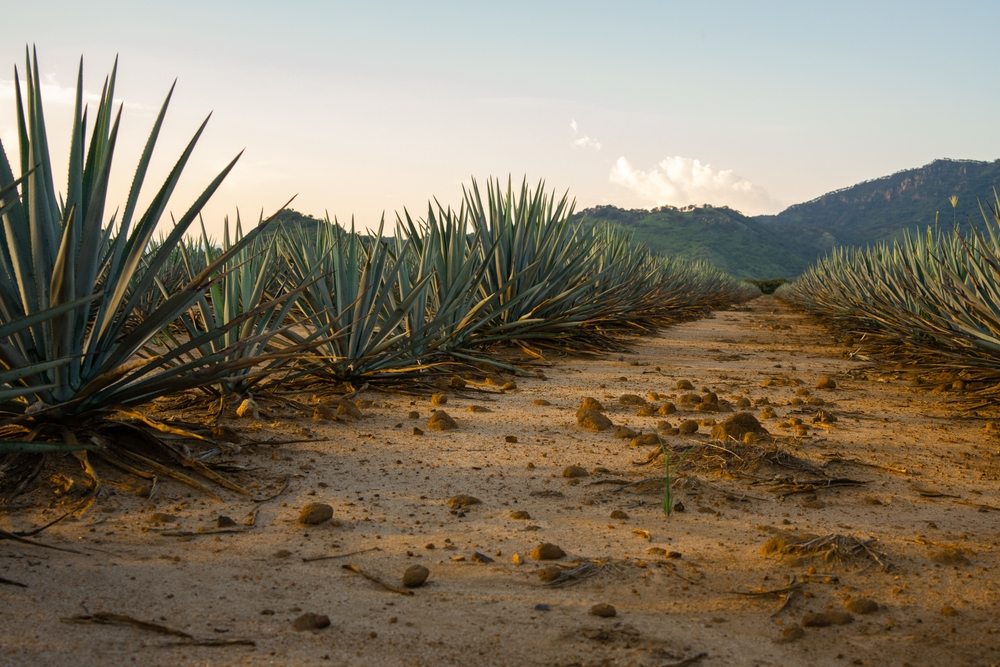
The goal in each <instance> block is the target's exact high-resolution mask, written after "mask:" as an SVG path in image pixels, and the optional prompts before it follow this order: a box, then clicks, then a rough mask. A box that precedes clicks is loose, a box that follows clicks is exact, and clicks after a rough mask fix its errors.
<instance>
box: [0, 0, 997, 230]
mask: <svg viewBox="0 0 1000 667" xmlns="http://www.w3.org/2000/svg"><path fill="white" fill-rule="evenodd" d="M755 5H756V6H749V5H748V3H738V2H712V3H701V4H699V5H698V6H687V5H685V4H675V3H659V2H631V3H625V4H622V5H617V6H615V7H614V8H611V7H608V6H605V5H603V4H602V3H578V2H574V3H569V2H547V3H541V4H538V3H526V2H511V3H507V4H505V5H504V6H503V7H502V8H499V9H498V8H497V7H495V6H492V5H470V4H459V3H452V2H428V3H421V4H420V5H419V6H417V5H411V4H410V3H403V2H380V3H370V4H367V5H365V6H361V7H358V6H350V5H344V4H340V3H335V4H333V5H332V6H327V5H325V4H320V5H313V4H311V3H300V4H299V6H297V7H285V8H279V7H276V6H273V5H272V4H270V3H264V2H241V3H235V2H214V3H200V4H195V3H193V2H190V1H189V0H181V1H179V2H175V3H173V4H172V6H171V7H170V9H169V11H168V12H164V11H163V10H162V9H154V8H149V7H146V6H143V5H141V4H137V3H123V2H107V1H105V2H100V1H98V2H92V3H88V4H87V5H86V7H84V6H81V5H77V4H69V3H66V4H64V3H48V5H47V6H46V7H41V6H37V5H36V6H15V7H12V8H9V9H8V10H7V12H6V23H7V27H8V32H7V34H9V35H13V36H14V39H9V40H7V41H6V42H5V43H4V44H3V45H2V46H0V54H2V56H3V61H5V63H6V65H5V66H6V67H7V69H6V70H3V69H0V141H2V142H3V144H4V147H5V148H6V150H7V152H8V156H9V157H11V158H13V157H14V151H15V146H16V143H14V139H15V138H16V133H15V131H14V128H15V127H16V125H15V115H14V101H13V98H14V95H13V83H12V79H13V68H14V66H15V65H16V66H17V67H18V68H19V70H20V72H21V76H22V79H23V74H24V71H23V68H24V66H23V62H24V47H25V45H26V44H29V45H32V44H33V45H36V46H37V48H38V54H39V59H40V65H41V72H42V77H43V80H44V81H45V84H44V85H43V96H44V98H43V99H44V103H45V105H46V106H45V113H46V120H47V123H48V125H49V131H50V135H49V141H50V144H51V145H52V149H53V155H54V158H55V162H56V165H57V166H61V165H64V164H65V155H66V151H67V149H68V129H69V125H68V122H69V114H70V113H71V110H72V107H71V101H72V91H73V89H74V87H75V81H76V68H77V65H78V61H79V58H80V56H81V55H82V56H83V58H84V82H85V89H86V91H87V98H88V99H90V100H93V99H96V92H97V91H99V90H100V87H101V85H102V82H103V77H104V76H105V75H106V74H107V73H108V72H109V71H110V69H111V66H112V63H113V62H114V58H115V55H116V54H118V55H119V56H120V64H119V78H118V86H117V96H118V97H119V98H120V99H121V100H123V101H124V102H125V110H124V114H123V128H122V135H121V137H120V139H119V152H118V154H117V156H116V160H115V168H114V171H113V176H114V181H113V188H114V190H113V192H115V193H118V194H116V195H115V196H114V197H113V201H115V202H119V201H122V200H123V199H124V196H123V194H122V193H124V191H125V190H126V189H127V187H128V184H129V182H130V180H131V177H132V169H133V168H134V166H135V162H136V159H137V156H138V154H139V151H140V150H141V148H142V145H143V142H144V141H145V137H146V133H147V132H148V130H149V127H150V125H151V124H152V121H153V117H154V114H155V113H156V110H157V109H158V108H159V105H160V104H161V102H162V99H163V97H164V96H165V94H166V92H167V90H168V89H169V87H170V85H171V83H172V81H173V80H174V78H177V79H178V85H177V90H176V92H175V94H174V98H173V101H172V103H171V109H170V111H169V112H168V115H167V121H166V126H165V128H164V132H163V135H162V137H161V140H160V142H159V143H158V149H157V153H156V161H155V168H154V173H153V174H151V176H153V177H155V176H157V175H162V174H164V173H165V172H166V171H167V170H168V169H169V168H170V167H171V166H172V164H173V160H174V159H176V157H177V155H178V154H179V153H180V151H181V149H182V148H183V145H184V143H185V142H186V141H187V140H188V139H189V138H190V135H191V134H192V133H193V131H194V130H195V128H196V127H197V125H198V124H199V123H200V121H201V120H202V119H203V118H204V116H205V115H207V114H208V113H209V112H210V111H211V112H213V117H212V120H211V122H210V123H209V125H208V128H207V130H206V133H205V135H204V136H203V138H202V141H201V142H200V145H199V147H198V148H197V149H196V151H195V154H194V157H193V159H192V161H191V163H190V166H189V168H188V170H187V171H186V172H185V176H184V178H183V179H182V182H181V185H180V187H179V189H178V193H177V195H175V197H174V199H173V200H172V201H171V206H170V208H171V210H172V211H173V212H174V213H175V214H179V213H181V212H182V211H183V210H185V209H186V208H187V206H188V205H189V204H190V202H191V201H192V200H193V198H194V197H195V195H196V193H197V192H198V191H200V189H201V188H203V187H204V185H205V184H207V182H208V181H209V180H210V179H211V178H212V177H213V176H214V175H215V173H216V172H217V171H218V170H219V169H221V167H222V166H223V165H224V164H225V163H227V162H228V161H229V160H230V159H231V158H232V157H233V156H234V155H235V154H236V153H238V152H239V151H240V150H242V149H244V148H245V149H246V153H245V155H244V156H243V158H242V159H241V160H240V163H239V164H238V165H237V167H236V169H235V170H234V171H233V173H232V174H231V175H230V177H229V178H228V179H227V181H226V183H225V184H224V185H223V187H222V189H221V190H220V191H219V193H218V194H217V195H216V197H215V198H214V199H213V201H212V202H210V204H209V205H208V207H206V209H205V215H206V221H207V222H208V224H209V225H210V227H212V228H214V229H218V228H219V227H220V226H221V221H222V217H223V216H224V215H226V214H229V215H232V214H234V213H235V212H236V209H237V207H239V209H240V211H241V213H242V214H243V216H244V217H245V218H256V216H257V215H258V213H259V212H260V211H262V210H263V211H264V212H265V213H269V212H272V211H273V210H275V209H277V208H278V207H280V206H281V205H282V204H283V203H284V202H285V201H286V200H287V199H289V198H290V197H291V196H292V195H296V194H298V197H297V198H296V200H295V201H294V203H293V204H292V206H293V207H294V208H296V209H297V210H299V211H302V212H304V213H308V214H311V215H316V216H318V217H322V216H323V214H324V212H329V215H330V217H331V218H333V217H337V218H339V219H341V220H349V219H350V218H351V217H352V216H353V217H354V218H355V219H356V220H357V222H358V224H359V225H360V226H371V225H374V224H377V223H378V219H379V217H380V215H381V214H382V213H383V212H384V213H385V214H386V218H387V219H389V220H391V219H392V218H393V217H394V214H395V212H396V211H398V210H402V209H403V208H404V207H405V208H408V209H409V210H410V211H411V213H415V214H417V215H421V214H422V213H423V211H424V210H425V209H426V205H427V201H428V200H429V199H431V198H437V199H439V200H440V201H441V202H442V203H443V204H456V203H458V201H459V200H460V197H461V184H463V183H468V182H469V180H470V178H472V177H475V178H477V179H479V180H480V181H482V180H485V179H486V178H489V177H499V178H503V179H506V178H507V176H508V175H510V176H512V177H513V178H514V180H515V181H518V182H519V181H520V180H521V179H522V178H527V179H528V180H529V181H531V182H535V181H537V180H540V179H544V180H545V181H546V183H547V185H548V186H549V187H550V188H551V189H554V190H556V191H558V192H560V193H561V192H563V191H567V190H568V191H569V193H570V195H571V196H572V197H574V198H575V199H576V200H577V204H578V208H586V207H589V206H593V205H598V204H612V205H616V206H622V207H625V208H651V207H655V206H661V205H671V206H686V205H700V204H705V203H708V204H713V205H725V206H730V207H732V208H735V209H738V210H740V211H742V212H744V213H747V214H751V215H753V214H761V213H776V212H778V211H780V210H782V209H784V208H785V207H787V206H788V205H791V204H795V203H799V202H802V201H807V200H810V199H813V198H815V197H817V196H819V195H822V194H824V193H826V192H829V191H833V190H836V189H839V188H842V187H846V186H849V185H852V184H854V183H857V182H859V181H863V180H868V179H872V178H877V177H880V176H883V175H886V174H889V173H893V172H896V171H899V170H902V169H907V168H911V167H917V166H921V165H923V164H926V163H928V162H931V161H932V160H934V159H937V158H953V159H976V160H994V159H996V158H997V157H1000V128H998V127H997V124H996V123H995V121H994V120H993V117H992V116H993V114H992V111H993V110H994V109H996V108H998V104H997V103H998V101H1000V93H998V92H996V91H995V90H994V87H992V86H989V85H988V82H989V81H991V80H992V75H993V73H992V71H991V66H990V64H989V58H988V57H984V56H977V54H976V53H975V52H971V50H970V49H969V48H967V45H970V44H971V45H977V44H984V45H985V44H988V43H990V41H989V39H990V37H991V36H992V30H991V28H992V26H994V25H997V24H1000V22H998V21H996V20H995V19H998V18H1000V7H998V6H995V5H994V4H993V3H988V2H959V3H954V4H952V5H950V6H948V7H944V6H940V5H938V4H934V3H922V2H909V3H906V2H882V3H879V4H878V5H876V6H872V5H871V3H864V2H839V3H810V4H809V5H808V6H803V5H802V4H800V3H794V2H762V3H755ZM53 6H55V7H56V8H57V9H54V7H53ZM53 16H54V17H56V18H51V17H53ZM3 66H4V62H0V67H3ZM56 177H57V179H59V180H62V179H64V177H65V176H64V171H63V170H62V168H60V169H59V170H58V171H57V172H56ZM150 183H154V181H152V180H151V181H150ZM57 187H60V188H63V187H64V186H63V184H62V183H59V181H57ZM150 189H152V188H150ZM149 194H151V193H147V195H149Z"/></svg>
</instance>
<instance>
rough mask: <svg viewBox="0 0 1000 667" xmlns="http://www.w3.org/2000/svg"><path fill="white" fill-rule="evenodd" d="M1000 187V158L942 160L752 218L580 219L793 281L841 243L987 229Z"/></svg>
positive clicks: (721, 210) (630, 214)
mask: <svg viewBox="0 0 1000 667" xmlns="http://www.w3.org/2000/svg"><path fill="white" fill-rule="evenodd" d="M998 188H1000V160H997V161H994V162H979V161H974V160H936V161H934V162H932V163H930V164H928V165H925V166H923V167H920V168H917V169H908V170H905V171H901V172H897V173H895V174H892V175H890V176H885V177H883V178H879V179H875V180H871V181H866V182H864V183H859V184H857V185H854V186H851V187H849V188H844V189H841V190H836V191H834V192H830V193H828V194H825V195H823V196H821V197H817V198H816V199H813V200H811V201H809V202H805V203H802V204H796V205H794V206H790V207H789V208H787V209H785V210H784V211H782V212H781V213H779V214H777V215H768V216H755V217H750V216H745V215H743V214H742V213H740V212H739V211H734V210H733V209H730V208H726V207H715V206H707V205H706V206H699V207H686V208H683V209H678V208H673V207H669V206H665V207H662V208H658V209H653V210H651V211H647V210H642V209H639V210H624V209H619V208H616V207H614V206H598V207H595V208H591V209H587V210H585V211H581V212H580V213H578V214H577V217H578V218H579V219H580V220H582V221H585V222H586V223H589V224H602V223H610V224H616V225H621V226H623V227H625V228H627V229H628V230H630V231H631V232H632V233H633V234H634V235H635V237H636V239H637V240H639V241H642V242H643V243H645V244H647V245H648V246H649V247H650V248H652V249H653V250H655V251H657V252H661V253H664V254H671V255H681V256H685V257H692V258H702V259H707V260H709V261H711V262H712V263H714V264H715V265H716V266H718V267H719V268H721V269H724V270H725V271H728V272H729V273H731V274H733V275H735V276H737V277H742V278H758V279H766V278H789V277H792V276H795V275H797V274H798V273H801V272H802V271H803V270H805V269H806V267H808V266H809V265H810V264H812V263H813V262H814V261H815V260H816V259H818V258H819V257H821V256H823V255H824V254H825V253H826V252H827V251H829V250H830V248H832V247H834V246H835V245H867V244H870V243H873V242H875V241H880V240H883V239H890V238H893V237H895V236H898V235H900V234H902V233H903V232H904V230H920V229H923V228H925V227H927V226H928V225H930V224H933V223H934V222H935V220H936V219H939V221H940V224H941V225H942V226H943V227H949V226H952V225H959V226H970V225H972V226H981V225H982V215H981V213H980V208H979V206H980V202H982V203H983V205H984V206H987V207H988V206H989V205H991V204H992V203H993V202H994V192H995V189H998ZM953 196H955V197H957V199H956V206H955V207H954V208H953V207H952V204H951V197H953Z"/></svg>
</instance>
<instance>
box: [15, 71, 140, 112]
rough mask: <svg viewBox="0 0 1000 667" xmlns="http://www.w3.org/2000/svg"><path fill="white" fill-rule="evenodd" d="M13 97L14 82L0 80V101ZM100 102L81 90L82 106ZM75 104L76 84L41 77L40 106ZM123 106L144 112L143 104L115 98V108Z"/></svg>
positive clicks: (92, 94)
mask: <svg viewBox="0 0 1000 667" xmlns="http://www.w3.org/2000/svg"><path fill="white" fill-rule="evenodd" d="M25 94H27V88H26V85H25V79H24V77H23V76H22V77H21V95H22V99H23V96H24V95H25ZM13 99H15V96H14V80H13V79H0V100H7V101H10V100H13ZM100 101H101V96H100V94H98V93H95V92H93V91H91V90H87V89H86V88H84V89H83V104H84V106H87V105H92V106H94V107H96V106H97V104H98V103H99V102H100ZM74 104H76V84H73V85H72V86H64V85H63V84H61V83H59V80H58V79H57V78H56V75H55V74H52V73H49V74H45V75H43V76H42V106H43V107H44V106H49V105H58V106H68V107H71V106H73V105H74ZM121 104H124V105H125V108H126V109H129V110H134V111H144V110H146V106H145V105H143V104H135V103H132V102H125V101H124V100H123V99H121V98H120V97H116V98H115V107H117V106H119V105H121Z"/></svg>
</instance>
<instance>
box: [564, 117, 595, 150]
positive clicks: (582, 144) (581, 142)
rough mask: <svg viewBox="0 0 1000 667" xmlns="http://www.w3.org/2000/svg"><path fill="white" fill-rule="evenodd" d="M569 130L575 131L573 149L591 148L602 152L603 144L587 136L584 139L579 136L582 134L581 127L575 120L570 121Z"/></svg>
mask: <svg viewBox="0 0 1000 667" xmlns="http://www.w3.org/2000/svg"><path fill="white" fill-rule="evenodd" d="M569 129H571V130H573V136H574V137H575V138H574V139H573V143H572V144H571V145H572V146H573V148H583V149H588V148H589V149H591V150H595V151H599V150H601V142H600V141H598V140H597V139H592V138H591V137H589V136H586V135H585V136H582V137H580V136H577V135H579V134H580V126H579V125H578V124H577V122H576V119H575V118H574V119H572V120H570V121H569Z"/></svg>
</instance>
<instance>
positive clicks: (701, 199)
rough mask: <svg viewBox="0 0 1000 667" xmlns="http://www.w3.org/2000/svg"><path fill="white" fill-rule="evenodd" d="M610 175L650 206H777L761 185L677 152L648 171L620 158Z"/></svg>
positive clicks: (761, 209)
mask: <svg viewBox="0 0 1000 667" xmlns="http://www.w3.org/2000/svg"><path fill="white" fill-rule="evenodd" d="M609 178H610V180H611V182H612V183H614V184H616V185H620V186H622V187H624V188H626V189H628V190H630V191H632V192H633V193H635V194H636V195H638V196H639V197H640V198H642V199H643V200H645V201H646V202H648V203H649V204H651V205H653V206H667V205H669V206H691V205H698V204H713V205H716V206H729V207H731V208H735V209H737V210H739V211H742V212H744V213H748V214H758V213H765V212H771V211H773V210H775V209H776V208H778V207H779V203H778V202H776V201H775V200H774V199H772V198H771V196H770V195H769V194H768V193H767V191H766V190H764V188H762V187H760V186H758V185H754V184H753V183H751V182H750V181H749V180H747V179H745V178H741V177H740V176H738V175H737V174H735V173H734V172H733V171H732V170H731V169H715V168H714V167H713V166H712V165H710V164H707V163H702V162H701V160H698V159H695V158H689V157H682V156H679V155H675V156H671V157H667V158H665V159H663V160H661V161H660V162H658V163H657V164H656V165H654V166H653V167H652V168H651V169H648V170H642V169H637V168H635V167H633V166H632V164H631V163H630V162H629V161H628V160H627V159H626V158H625V157H620V158H618V159H617V160H616V161H615V163H614V165H613V166H612V167H611V174H610V177H609Z"/></svg>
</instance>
